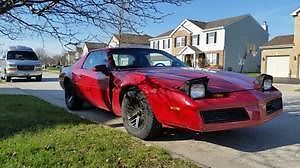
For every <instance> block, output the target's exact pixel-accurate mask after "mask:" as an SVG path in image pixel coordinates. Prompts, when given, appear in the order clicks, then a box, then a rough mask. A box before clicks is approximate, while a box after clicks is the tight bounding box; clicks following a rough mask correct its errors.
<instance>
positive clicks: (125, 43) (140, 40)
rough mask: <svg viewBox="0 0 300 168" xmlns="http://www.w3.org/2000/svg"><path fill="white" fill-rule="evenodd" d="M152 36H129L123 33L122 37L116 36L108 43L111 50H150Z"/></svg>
mask: <svg viewBox="0 0 300 168" xmlns="http://www.w3.org/2000/svg"><path fill="white" fill-rule="evenodd" d="M150 38H152V37H151V36H149V35H147V34H144V35H138V34H129V33H122V34H121V35H117V34H114V35H113V36H112V37H111V39H110V40H109V42H108V47H109V48H115V47H130V48H135V47H137V48H149V39H150Z"/></svg>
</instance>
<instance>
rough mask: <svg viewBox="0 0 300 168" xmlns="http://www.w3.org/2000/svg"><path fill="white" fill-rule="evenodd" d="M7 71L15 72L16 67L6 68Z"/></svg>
mask: <svg viewBox="0 0 300 168" xmlns="http://www.w3.org/2000/svg"><path fill="white" fill-rule="evenodd" d="M7 70H8V71H16V70H17V68H16V67H10V68H7Z"/></svg>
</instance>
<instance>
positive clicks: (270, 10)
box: [0, 0, 300, 54]
mask: <svg viewBox="0 0 300 168" xmlns="http://www.w3.org/2000/svg"><path fill="white" fill-rule="evenodd" d="M299 7H300V1H299V0H194V1H192V2H191V3H190V4H186V5H183V6H179V7H177V6H170V5H164V6H161V9H162V11H164V12H165V13H173V14H172V15H170V16H168V17H166V18H165V19H164V22H163V23H159V24H158V23H153V22H151V21H149V22H148V24H147V26H146V27H144V28H143V29H142V31H143V32H144V33H145V34H149V35H152V36H156V35H158V34H160V33H163V32H165V31H168V30H170V29H173V28H175V27H176V26H177V25H178V24H179V23H180V22H181V21H182V20H184V19H185V18H188V19H194V20H199V21H212V20H216V19H222V18H226V17H231V16H238V15H244V14H251V15H252V16H253V17H254V18H255V19H256V20H257V21H258V22H259V23H260V24H262V23H263V21H267V23H268V24H269V30H270V38H272V37H274V36H276V35H281V34H292V33H293V31H294V21H293V17H292V16H290V14H291V13H292V12H293V11H294V10H295V9H297V8H299ZM83 31H85V30H83ZM95 33H97V32H95ZM100 40H101V41H103V42H108V40H109V36H108V35H102V36H101V39H100ZM1 43H2V44H3V43H4V44H5V46H4V47H6V46H9V45H26V46H31V47H33V48H38V47H41V48H45V49H46V51H47V52H49V53H51V54H57V53H61V52H62V51H63V50H62V47H61V45H60V43H59V42H58V41H57V40H56V39H53V38H49V37H45V38H44V41H43V40H42V39H40V38H39V37H36V36H32V35H29V36H28V37H26V38H24V39H22V40H17V41H16V40H15V41H11V40H8V39H6V38H4V37H1V41H0V45H1ZM2 47H3V46H2Z"/></svg>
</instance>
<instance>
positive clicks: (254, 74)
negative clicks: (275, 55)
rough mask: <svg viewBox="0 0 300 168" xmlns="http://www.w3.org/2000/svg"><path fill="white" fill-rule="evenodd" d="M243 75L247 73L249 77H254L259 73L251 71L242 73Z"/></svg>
mask: <svg viewBox="0 0 300 168" xmlns="http://www.w3.org/2000/svg"><path fill="white" fill-rule="evenodd" d="M243 74H244V75H247V76H249V77H252V78H256V76H257V75H259V74H260V73H255V72H253V73H243Z"/></svg>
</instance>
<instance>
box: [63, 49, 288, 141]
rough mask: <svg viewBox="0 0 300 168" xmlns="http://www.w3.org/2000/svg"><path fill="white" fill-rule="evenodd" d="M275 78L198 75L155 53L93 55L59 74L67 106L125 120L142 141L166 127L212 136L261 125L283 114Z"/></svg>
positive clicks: (199, 72)
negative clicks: (85, 106)
mask: <svg viewBox="0 0 300 168" xmlns="http://www.w3.org/2000/svg"><path fill="white" fill-rule="evenodd" d="M272 82H273V78H272V76H269V75H265V74H263V75H260V76H258V77H257V78H256V79H253V78H249V77H247V76H245V75H242V74H238V73H233V72H226V71H222V70H207V69H202V70H194V69H191V68H188V67H186V66H185V65H184V64H183V63H182V62H181V61H179V60H178V59H176V57H174V56H172V55H170V54H168V53H166V52H163V51H160V50H155V49H142V48H114V49H101V50H95V51H92V52H90V53H88V54H87V55H86V56H83V57H82V58H81V59H80V60H79V61H77V62H76V63H75V64H74V65H73V66H71V67H68V68H65V69H64V70H63V71H62V73H61V74H60V84H61V86H62V87H63V88H64V90H65V102H66V105H67V107H68V108H69V109H70V110H80V109H81V108H82V105H83V103H84V102H88V103H90V104H92V105H94V106H96V107H98V108H101V109H105V110H108V111H111V112H113V113H114V114H115V115H117V116H122V118H123V122H124V127H125V128H126V130H127V131H128V132H129V133H130V134H132V135H134V136H136V137H139V138H141V139H148V138H152V137H155V136H157V135H158V134H159V132H160V130H161V128H162V127H173V128H185V129H189V130H193V131H199V132H208V131H218V130H227V129H236V128H242V127H249V126H253V125H257V124H261V123H263V122H266V121H268V120H271V119H272V118H274V117H276V116H278V115H279V114H280V113H281V112H282V108H283V105H282V94H281V92H280V91H278V90H277V89H276V88H275V87H273V86H272Z"/></svg>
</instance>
